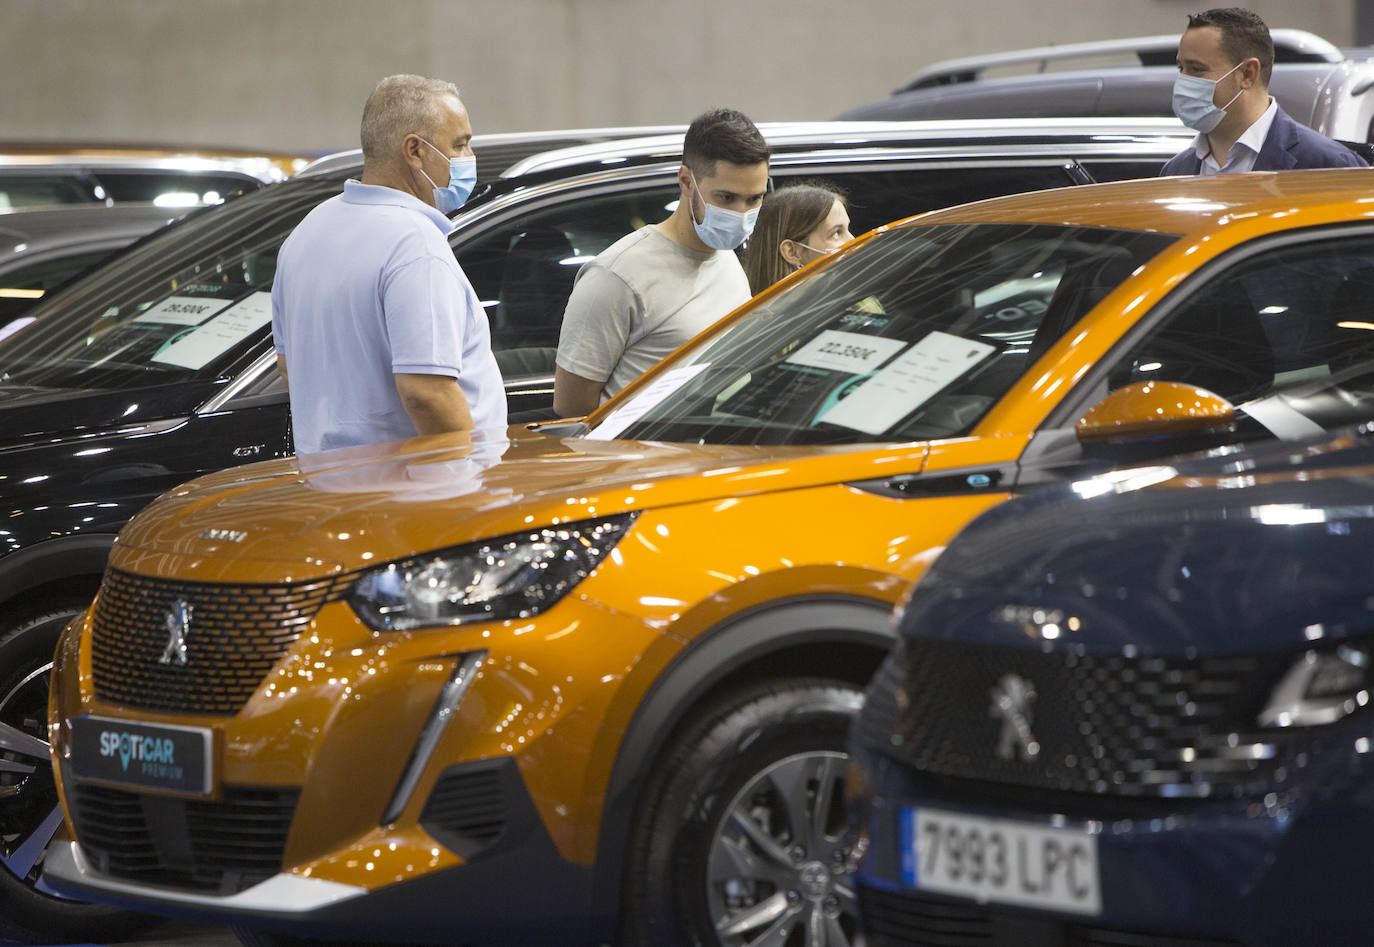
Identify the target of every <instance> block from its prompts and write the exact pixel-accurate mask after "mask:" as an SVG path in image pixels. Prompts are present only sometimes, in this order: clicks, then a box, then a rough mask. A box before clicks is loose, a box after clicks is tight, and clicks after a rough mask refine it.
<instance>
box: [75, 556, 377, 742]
mask: <svg viewBox="0 0 1374 947" xmlns="http://www.w3.org/2000/svg"><path fill="white" fill-rule="evenodd" d="M356 578H357V576H356V575H351V574H350V575H343V576H335V577H332V578H328V579H320V580H317V581H312V582H301V583H296V584H293V585H239V584H227V583H225V584H215V583H193V582H171V581H165V580H162V579H155V578H149V577H147V576H141V575H134V574H132V573H128V572H121V571H119V570H117V569H110V570H108V571H107V572H106V573H105V580H104V582H103V583H102V585H101V589H100V598H99V599H98V600H97V603H96V608H95V616H94V622H93V629H92V638H91V644H92V647H91V655H92V658H91V660H92V667H93V670H94V678H95V693H96V696H98V697H99V698H100V699H101V700H107V701H111V702H113V703H117V704H123V705H125V706H127V707H138V708H142V709H145V710H161V711H170V712H174V713H197V714H225V715H229V714H234V713H237V712H238V710H239V708H240V707H242V706H243V704H244V702H245V701H247V700H248V698H249V697H250V696H251V695H252V693H253V691H254V690H256V689H257V687H258V685H259V684H260V683H261V682H262V680H263V678H264V677H266V676H267V673H268V671H270V670H271V668H272V666H273V665H274V664H276V663H277V661H278V660H280V659H281V657H282V655H283V654H285V653H286V649H287V648H289V647H290V646H291V644H292V642H294V641H295V640H296V639H297V638H298V637H300V634H301V632H302V631H303V630H304V629H305V627H306V626H307V625H309V624H310V621H311V619H312V618H314V616H315V613H316V612H318V611H319V610H320V608H321V607H322V606H324V605H325V604H327V603H329V602H333V601H338V600H339V599H341V598H343V597H344V596H345V595H346V594H347V592H348V589H349V588H350V586H351V585H352V583H353V581H354V580H355V579H356Z"/></svg>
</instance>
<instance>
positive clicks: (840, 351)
mask: <svg viewBox="0 0 1374 947" xmlns="http://www.w3.org/2000/svg"><path fill="white" fill-rule="evenodd" d="M905 347H906V343H905V342H899V341H898V340H896V339H882V338H878V337H877V336H872V335H864V334H863V333H860V332H839V331H837V330H835V329H826V330H825V331H824V332H822V333H821V334H820V335H818V336H816V337H815V338H814V339H812V340H811V341H810V342H808V343H806V344H805V345H803V346H802V347H801V348H799V349H797V351H795V352H793V353H792V354H791V355H789V356H788V358H787V360H788V361H789V362H791V363H792V364H794V365H809V366H811V367H812V368H825V369H829V370H830V371H832V372H847V373H848V374H850V375H864V374H867V373H868V372H871V371H873V370H874V369H875V368H877V367H878V366H879V365H881V364H883V362H886V361H887V360H888V359H889V358H891V357H892V356H893V354H895V353H897V352H900V351H901V350H902V349H904V348H905Z"/></svg>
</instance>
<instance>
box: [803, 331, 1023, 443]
mask: <svg viewBox="0 0 1374 947" xmlns="http://www.w3.org/2000/svg"><path fill="white" fill-rule="evenodd" d="M995 351H997V347H996V346H995V345H988V344H987V343H986V342H976V341H973V340H971V339H964V338H960V337H959V336H957V335H950V334H949V333H947V332H932V333H930V334H929V335H927V336H926V337H925V338H924V339H922V340H921V341H920V342H917V343H916V344H915V345H913V346H912V347H911V348H910V349H908V350H907V351H905V352H903V353H902V354H901V356H900V357H898V358H895V359H893V360H892V363H891V364H890V365H888V366H886V367H885V368H883V370H882V371H880V372H878V373H877V374H876V375H874V376H873V377H872V378H870V379H868V380H867V381H865V382H864V383H863V384H862V385H860V386H859V387H858V388H857V389H855V390H854V391H853V392H852V393H851V394H850V395H849V396H848V397H847V398H845V399H844V400H843V401H840V402H839V403H838V404H836V405H835V406H834V407H833V408H831V409H830V410H829V411H827V412H826V413H825V414H824V415H822V416H821V418H820V420H822V421H825V422H827V423H829V424H841V425H843V426H845V427H847V428H852V429H853V430H856V431H863V432H864V433H865V434H881V433H882V432H883V431H886V430H887V429H888V428H889V427H891V426H892V425H894V424H896V423H897V422H898V421H900V420H901V419H902V418H904V417H905V416H906V415H907V414H908V413H910V412H911V411H912V410H914V409H915V408H918V407H920V406H921V405H923V404H925V403H926V402H927V401H929V400H930V399H931V398H933V397H934V396H935V395H937V394H939V393H940V392H941V391H943V390H944V389H945V388H946V387H947V386H948V385H949V384H950V383H951V382H953V381H954V380H955V379H956V378H958V377H959V376H960V375H962V374H963V373H964V372H966V371H968V370H969V369H970V368H972V367H973V366H974V365H976V364H978V362H980V361H982V360H983V359H984V358H986V357H987V356H988V355H990V354H991V353H993V352H995Z"/></svg>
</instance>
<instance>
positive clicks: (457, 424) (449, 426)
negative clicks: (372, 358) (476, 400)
mask: <svg viewBox="0 0 1374 947" xmlns="http://www.w3.org/2000/svg"><path fill="white" fill-rule="evenodd" d="M394 377H395V379H396V391H397V393H398V394H400V396H401V404H402V405H404V406H405V409H406V414H408V415H410V420H411V422H412V423H414V425H415V431H416V433H418V434H447V433H448V432H450V431H470V430H472V427H473V425H472V412H471V411H470V410H468V399H467V397H466V396H465V395H464V394H463V389H461V388H459V387H458V379H456V378H451V377H449V376H448V375H410V374H397V375H395V376H394Z"/></svg>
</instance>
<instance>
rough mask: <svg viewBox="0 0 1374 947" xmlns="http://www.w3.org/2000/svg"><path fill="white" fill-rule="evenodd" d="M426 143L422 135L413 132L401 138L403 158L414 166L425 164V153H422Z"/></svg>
mask: <svg viewBox="0 0 1374 947" xmlns="http://www.w3.org/2000/svg"><path fill="white" fill-rule="evenodd" d="M424 148H425V143H424V142H423V141H421V140H420V136H419V135H417V134H415V133H414V132H411V133H410V134H409V135H407V136H405V137H404V138H402V139H401V160H402V161H404V162H405V163H406V164H408V165H410V167H412V168H419V167H423V166H424V163H425V162H424V155H423V153H422V151H423V149H424Z"/></svg>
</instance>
